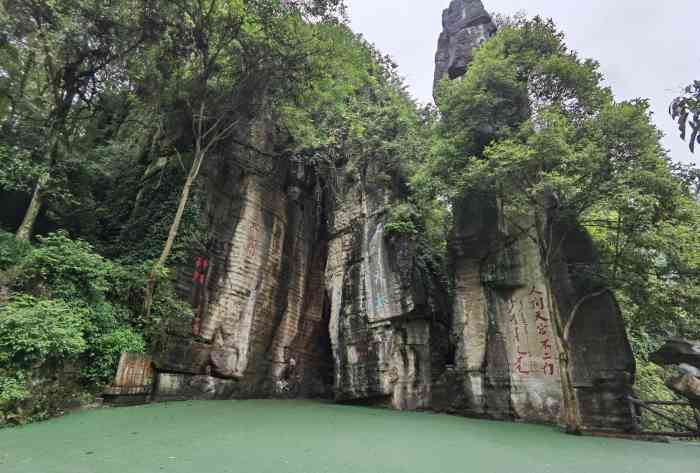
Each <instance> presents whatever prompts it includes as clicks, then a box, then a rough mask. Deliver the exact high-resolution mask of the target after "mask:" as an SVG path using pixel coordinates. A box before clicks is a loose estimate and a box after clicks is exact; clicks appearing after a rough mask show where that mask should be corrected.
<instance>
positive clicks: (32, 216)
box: [15, 172, 49, 241]
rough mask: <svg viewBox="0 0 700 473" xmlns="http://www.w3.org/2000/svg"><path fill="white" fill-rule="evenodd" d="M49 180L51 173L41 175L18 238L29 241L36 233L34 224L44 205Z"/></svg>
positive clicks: (18, 230) (18, 232)
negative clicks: (44, 193)
mask: <svg viewBox="0 0 700 473" xmlns="http://www.w3.org/2000/svg"><path fill="white" fill-rule="evenodd" d="M48 181H49V173H48V172H46V173H44V174H42V175H41V177H40V178H39V180H38V181H37V183H36V185H35V186H34V192H33V193H32V200H31V201H30V202H29V207H27V211H26V212H25V213H24V219H22V224H21V225H20V226H19V228H18V229H17V233H16V235H15V236H16V237H17V239H18V240H22V241H29V240H31V238H32V235H33V234H34V225H35V224H36V220H37V218H38V217H39V212H41V208H42V206H43V205H44V197H43V195H42V194H43V192H44V186H45V185H46V183H47V182H48Z"/></svg>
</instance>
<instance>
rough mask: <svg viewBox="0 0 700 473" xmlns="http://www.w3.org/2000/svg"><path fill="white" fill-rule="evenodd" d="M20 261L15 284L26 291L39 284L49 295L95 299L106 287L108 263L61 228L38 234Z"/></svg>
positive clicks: (98, 297)
mask: <svg viewBox="0 0 700 473" xmlns="http://www.w3.org/2000/svg"><path fill="white" fill-rule="evenodd" d="M39 243H40V244H39V246H37V247H36V248H34V249H33V250H32V251H31V252H30V253H29V255H28V256H27V257H26V258H25V259H24V261H23V262H22V265H21V279H20V281H19V284H20V285H21V286H22V289H24V290H25V291H27V292H32V291H34V292H36V290H37V289H36V288H37V287H39V288H43V289H44V290H46V291H48V292H49V293H50V294H51V296H53V297H57V298H64V299H68V300H71V299H76V298H84V299H86V300H89V301H95V300H98V299H101V298H102V297H103V293H104V292H105V291H107V290H108V288H109V285H108V276H109V273H110V272H111V271H112V266H113V265H112V263H111V262H110V261H108V260H106V259H105V258H103V257H102V256H100V255H98V254H97V253H95V251H94V249H93V248H92V246H91V245H90V244H89V243H87V242H84V241H81V240H72V239H70V238H69V237H68V235H67V234H66V233H65V232H57V233H52V234H50V235H49V236H47V237H39Z"/></svg>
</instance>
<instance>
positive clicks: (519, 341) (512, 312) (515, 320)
mask: <svg viewBox="0 0 700 473" xmlns="http://www.w3.org/2000/svg"><path fill="white" fill-rule="evenodd" d="M508 315H509V317H510V323H511V325H512V327H513V331H514V333H515V345H516V350H517V357H516V359H515V362H514V366H513V368H514V370H515V372H516V373H518V374H520V375H523V376H528V375H529V374H530V348H529V343H528V342H529V332H528V323H527V319H526V318H525V311H524V310H523V303H522V301H518V303H517V304H516V303H515V302H513V301H512V300H510V301H509V304H508Z"/></svg>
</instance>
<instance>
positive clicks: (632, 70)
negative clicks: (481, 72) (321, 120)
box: [347, 0, 700, 163]
mask: <svg viewBox="0 0 700 473" xmlns="http://www.w3.org/2000/svg"><path fill="white" fill-rule="evenodd" d="M347 1H348V4H349V9H350V19H351V21H352V25H353V28H354V30H355V31H356V32H358V33H362V34H363V35H364V36H365V38H367V39H368V40H369V41H370V42H372V43H374V44H375V45H376V46H377V47H378V48H379V49H380V50H381V51H382V52H384V53H386V54H389V55H391V56H392V57H393V58H394V60H395V61H396V62H397V63H398V64H399V70H400V72H401V74H402V75H403V76H404V77H405V78H406V81H407V83H408V84H409V86H410V88H411V91H412V92H413V95H414V96H415V97H416V98H417V99H418V100H420V101H422V102H427V101H429V100H432V98H431V94H432V81H433V63H434V56H435V49H436V46H437V39H438V36H439V34H440V31H441V30H442V25H441V23H442V10H443V9H444V8H446V7H447V6H448V5H449V3H450V2H449V0H347ZM484 5H485V6H486V9H487V10H489V11H491V12H497V13H505V14H514V13H516V12H518V11H525V12H526V13H527V14H528V15H529V16H533V15H536V14H539V15H541V16H544V17H548V18H553V19H554V21H555V22H556V23H557V25H558V26H559V28H560V29H562V30H563V31H564V32H565V33H566V36H567V43H568V45H569V47H570V48H572V49H575V50H577V51H579V53H580V55H581V56H583V57H591V58H593V59H596V60H598V61H599V62H600V64H601V69H602V71H603V73H604V74H605V77H606V80H607V82H608V84H609V85H610V86H611V87H612V88H613V91H614V92H615V95H616V97H617V98H618V100H624V99H632V98H636V97H644V98H649V99H651V103H652V106H653V109H654V112H655V115H654V117H655V121H656V124H657V126H659V128H661V129H662V130H663V131H664V132H665V133H666V135H667V136H666V138H665V140H664V144H665V145H666V147H667V148H669V149H670V150H671V156H672V157H673V159H674V160H676V161H684V162H687V163H691V162H694V163H699V162H700V153H698V154H696V155H692V154H691V153H690V151H689V150H688V147H687V145H686V144H685V143H684V142H682V141H680V138H679V137H678V134H677V128H676V127H675V126H674V123H673V121H672V120H671V119H670V117H669V116H668V113H667V108H668V104H669V102H670V101H671V100H672V98H673V97H674V96H676V95H678V91H679V90H680V89H681V88H682V87H683V86H684V85H688V84H690V83H691V82H692V81H693V80H696V79H700V47H699V44H698V41H697V32H698V30H699V29H700V23H699V20H698V0H527V1H526V0H484Z"/></svg>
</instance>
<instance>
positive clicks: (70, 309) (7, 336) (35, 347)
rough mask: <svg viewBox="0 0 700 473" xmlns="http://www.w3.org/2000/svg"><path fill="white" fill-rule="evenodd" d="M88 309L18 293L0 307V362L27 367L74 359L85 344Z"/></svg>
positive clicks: (17, 366) (16, 366) (83, 348)
mask: <svg viewBox="0 0 700 473" xmlns="http://www.w3.org/2000/svg"><path fill="white" fill-rule="evenodd" d="M87 319H88V311H87V310H86V309H84V308H81V307H76V306H74V305H71V304H69V303H67V302H65V301H61V300H50V299H36V298H34V297H32V296H28V295H18V296H16V297H15V298H14V299H13V300H12V301H11V302H10V303H9V304H7V305H4V306H3V307H2V308H0V362H2V364H3V365H5V366H11V367H15V368H21V369H31V368H34V367H37V366H41V365H43V364H44V363H47V362H52V363H61V362H64V361H68V360H71V359H75V358H77V357H78V355H80V354H81V353H82V352H83V351H84V350H85V349H86V347H87V345H86V343H85V338H84V333H85V326H86V321H87Z"/></svg>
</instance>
